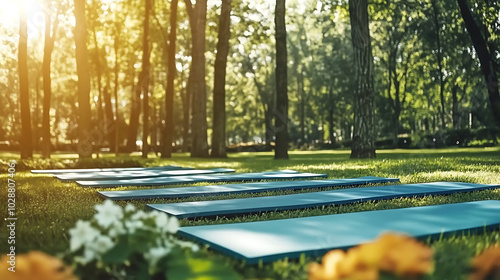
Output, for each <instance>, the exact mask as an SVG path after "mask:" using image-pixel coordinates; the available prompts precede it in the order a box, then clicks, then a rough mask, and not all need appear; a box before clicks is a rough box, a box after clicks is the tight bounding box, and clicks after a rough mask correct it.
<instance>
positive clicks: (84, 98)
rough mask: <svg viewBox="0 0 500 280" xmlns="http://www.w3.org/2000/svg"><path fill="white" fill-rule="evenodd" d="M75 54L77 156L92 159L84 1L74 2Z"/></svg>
mask: <svg viewBox="0 0 500 280" xmlns="http://www.w3.org/2000/svg"><path fill="white" fill-rule="evenodd" d="M74 14H75V22H76V23H75V54H76V72H77V75H78V130H79V138H78V155H79V157H80V158H88V157H92V139H91V138H90V137H89V135H90V69H89V54H88V50H87V23H86V19H85V0H75V10H74Z"/></svg>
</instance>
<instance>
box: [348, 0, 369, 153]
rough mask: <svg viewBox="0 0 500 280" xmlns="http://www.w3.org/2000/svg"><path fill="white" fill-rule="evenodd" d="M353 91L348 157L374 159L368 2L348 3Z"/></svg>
mask: <svg viewBox="0 0 500 280" xmlns="http://www.w3.org/2000/svg"><path fill="white" fill-rule="evenodd" d="M349 13H350V20H351V36H352V45H353V50H354V63H355V69H356V70H355V71H356V72H355V75H356V90H355V93H354V95H355V96H354V135H353V141H352V147H351V158H374V157H375V134H374V127H373V126H374V117H373V114H374V113H373V100H374V93H373V58H372V48H371V42H370V29H369V25H368V2H367V0H349Z"/></svg>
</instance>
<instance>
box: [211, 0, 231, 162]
mask: <svg viewBox="0 0 500 280" xmlns="http://www.w3.org/2000/svg"><path fill="white" fill-rule="evenodd" d="M230 22H231V0H222V6H221V12H220V18H219V38H218V42H217V55H216V57H215V66H214V67H215V69H214V104H213V106H214V123H213V132H212V157H217V158H225V157H227V155H226V89H225V87H226V65H227V55H228V53H229V38H230V37H231V33H230V28H229V25H230Z"/></svg>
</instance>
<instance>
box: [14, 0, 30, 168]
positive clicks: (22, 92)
mask: <svg viewBox="0 0 500 280" xmlns="http://www.w3.org/2000/svg"><path fill="white" fill-rule="evenodd" d="M19 8H20V9H19V10H20V16H19V47H18V60H17V62H18V71H19V72H18V75H19V96H20V102H21V131H22V134H21V139H20V140H21V141H20V144H21V159H28V158H32V157H33V144H32V141H33V139H32V133H31V113H30V93H29V79H28V74H29V73H28V24H27V16H26V11H25V9H24V7H23V6H22V5H20V7H19Z"/></svg>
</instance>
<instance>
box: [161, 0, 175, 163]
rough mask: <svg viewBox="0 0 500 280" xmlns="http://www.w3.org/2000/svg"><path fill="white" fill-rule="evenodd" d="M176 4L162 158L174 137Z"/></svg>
mask: <svg viewBox="0 0 500 280" xmlns="http://www.w3.org/2000/svg"><path fill="white" fill-rule="evenodd" d="M177 6H178V0H172V3H171V4H170V7H171V8H170V33H169V38H168V42H169V43H168V44H169V45H168V53H167V63H168V65H167V78H168V80H167V87H166V89H165V113H166V117H165V132H164V133H163V137H164V140H163V151H162V153H161V157H162V158H169V157H172V142H173V139H174V137H173V136H174V80H175V73H176V72H177V70H176V68H175V47H176V42H175V38H176V36H177Z"/></svg>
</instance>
